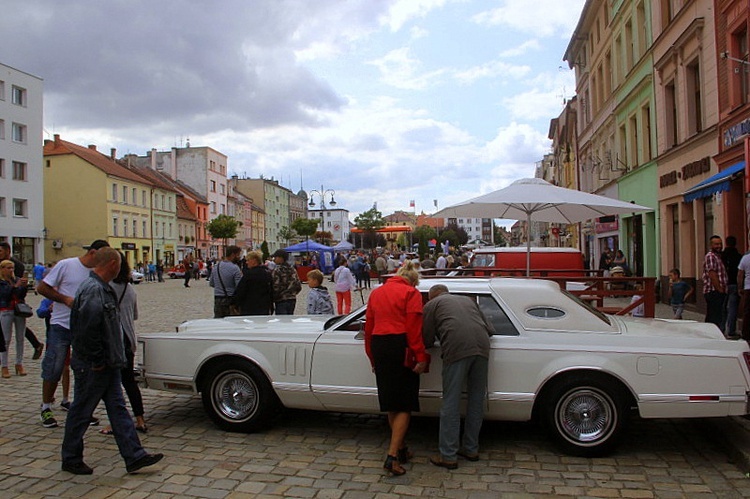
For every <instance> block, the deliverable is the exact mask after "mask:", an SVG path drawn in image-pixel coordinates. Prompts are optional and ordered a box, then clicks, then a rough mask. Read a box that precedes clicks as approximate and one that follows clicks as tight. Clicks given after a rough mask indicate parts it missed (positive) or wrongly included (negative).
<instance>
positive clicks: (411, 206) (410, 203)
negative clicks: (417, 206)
mask: <svg viewBox="0 0 750 499" xmlns="http://www.w3.org/2000/svg"><path fill="white" fill-rule="evenodd" d="M409 208H414V200H413V199H412V200H411V201H409Z"/></svg>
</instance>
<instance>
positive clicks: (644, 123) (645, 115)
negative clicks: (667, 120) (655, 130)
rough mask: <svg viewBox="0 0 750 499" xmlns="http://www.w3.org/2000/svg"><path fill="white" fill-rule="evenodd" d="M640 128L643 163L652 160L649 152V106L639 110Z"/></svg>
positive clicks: (650, 149) (651, 149)
mask: <svg viewBox="0 0 750 499" xmlns="http://www.w3.org/2000/svg"><path fill="white" fill-rule="evenodd" d="M641 127H642V128H643V161H644V162H646V161H650V160H651V159H653V156H652V155H651V151H653V148H652V147H651V106H648V105H647V106H644V107H643V108H641Z"/></svg>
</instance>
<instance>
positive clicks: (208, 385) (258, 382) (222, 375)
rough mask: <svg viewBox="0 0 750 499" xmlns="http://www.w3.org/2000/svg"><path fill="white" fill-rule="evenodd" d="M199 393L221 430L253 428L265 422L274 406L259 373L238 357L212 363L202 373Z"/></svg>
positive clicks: (268, 388) (271, 389)
mask: <svg viewBox="0 0 750 499" xmlns="http://www.w3.org/2000/svg"><path fill="white" fill-rule="evenodd" d="M201 395H202V397H203V407H204V408H205V410H206V412H207V413H208V415H209V417H210V418H211V419H212V420H213V422H214V423H215V424H216V426H218V427H219V428H221V429H222V430H225V431H234V432H244V433H248V432H253V431H257V430H259V429H261V428H263V427H264V426H265V425H266V424H267V423H268V420H269V418H270V417H271V416H272V415H273V414H274V412H275V411H276V409H277V407H278V401H277V399H276V396H275V394H274V393H273V388H272V387H271V384H270V383H269V382H268V379H267V378H266V376H265V375H264V374H263V372H262V371H261V370H260V369H259V368H258V367H257V366H255V365H253V364H251V363H249V362H247V361H244V360H240V359H231V360H228V361H224V362H221V363H219V364H216V365H215V366H213V367H212V368H211V369H210V371H209V372H208V373H207V375H206V382H205V384H204V385H203V390H202V394H201Z"/></svg>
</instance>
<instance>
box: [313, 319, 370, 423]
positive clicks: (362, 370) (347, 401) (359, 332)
mask: <svg viewBox="0 0 750 499" xmlns="http://www.w3.org/2000/svg"><path fill="white" fill-rule="evenodd" d="M326 326H329V327H326V328H325V330H324V331H323V334H321V335H320V337H319V338H318V340H317V341H316V342H315V346H314V347H313V358H312V372H311V376H310V388H311V390H312V392H313V393H314V394H315V396H316V397H317V398H318V400H319V401H320V403H321V404H323V405H324V406H325V408H326V409H327V410H339V411H356V412H377V411H378V410H379V405H378V390H377V386H376V384H375V374H374V373H373V372H372V368H371V366H370V360H369V359H368V358H367V354H366V353H365V333H364V331H365V309H364V307H363V308H361V309H359V310H357V311H355V312H352V313H351V314H350V315H349V316H348V317H346V318H344V319H342V320H338V321H333V324H331V325H329V324H327V325H326Z"/></svg>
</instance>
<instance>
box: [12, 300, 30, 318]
mask: <svg viewBox="0 0 750 499" xmlns="http://www.w3.org/2000/svg"><path fill="white" fill-rule="evenodd" d="M13 315H15V316H16V317H24V318H26V317H31V316H32V315H34V311H33V310H32V309H31V307H30V306H29V304H28V303H25V302H22V301H19V302H18V303H16V306H15V307H13Z"/></svg>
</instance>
